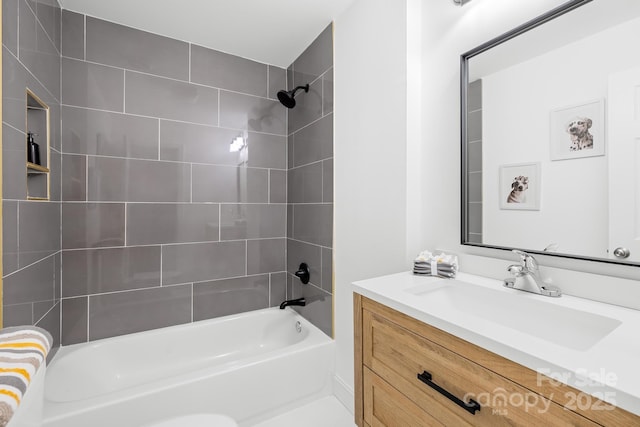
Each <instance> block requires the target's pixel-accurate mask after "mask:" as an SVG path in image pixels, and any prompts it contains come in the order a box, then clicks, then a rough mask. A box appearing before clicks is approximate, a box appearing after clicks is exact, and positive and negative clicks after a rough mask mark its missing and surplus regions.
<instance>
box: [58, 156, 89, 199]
mask: <svg viewBox="0 0 640 427" xmlns="http://www.w3.org/2000/svg"><path fill="white" fill-rule="evenodd" d="M62 200H65V201H84V200H87V156H76V155H70V154H63V155H62Z"/></svg>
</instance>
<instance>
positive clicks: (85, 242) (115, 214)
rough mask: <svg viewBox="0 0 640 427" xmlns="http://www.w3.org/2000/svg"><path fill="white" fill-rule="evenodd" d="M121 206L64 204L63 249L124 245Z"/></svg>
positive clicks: (123, 214) (121, 204)
mask: <svg viewBox="0 0 640 427" xmlns="http://www.w3.org/2000/svg"><path fill="white" fill-rule="evenodd" d="M124 224H125V212H124V204H123V203H63V205H62V248H63V249H76V248H99V247H108V246H124Z"/></svg>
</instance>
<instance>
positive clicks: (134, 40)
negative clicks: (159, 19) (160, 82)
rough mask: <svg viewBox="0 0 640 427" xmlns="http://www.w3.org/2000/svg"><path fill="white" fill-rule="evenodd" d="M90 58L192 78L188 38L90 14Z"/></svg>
mask: <svg viewBox="0 0 640 427" xmlns="http://www.w3.org/2000/svg"><path fill="white" fill-rule="evenodd" d="M86 40H87V61H92V62H98V63H100V64H106V65H113V66H115V67H121V68H126V69H129V70H136V71H142V72H145V73H149V74H156V75H159V76H165V77H172V78H176V79H180V80H188V79H189V45H188V44H187V43H185V42H182V41H178V40H176V39H170V38H168V37H163V36H159V35H156V34H152V33H147V32H145V31H141V30H137V29H134V28H131V27H125V26H124V25H119V24H114V23H112V22H107V21H103V20H102V19H96V18H92V17H90V16H87V23H86Z"/></svg>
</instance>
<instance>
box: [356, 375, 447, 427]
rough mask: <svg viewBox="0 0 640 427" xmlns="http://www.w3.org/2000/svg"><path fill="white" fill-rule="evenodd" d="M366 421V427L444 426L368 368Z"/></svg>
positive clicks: (365, 401)
mask: <svg viewBox="0 0 640 427" xmlns="http://www.w3.org/2000/svg"><path fill="white" fill-rule="evenodd" d="M364 421H365V426H367V425H369V426H371V427H381V426H387V427H416V426H425V427H430V426H438V427H441V426H443V424H441V423H440V422H439V421H438V420H436V419H435V418H433V417H432V416H431V415H430V414H428V413H427V412H425V411H424V410H422V409H421V408H420V407H419V406H417V405H416V404H415V403H413V402H412V401H411V400H409V399H407V398H406V397H405V396H403V395H402V393H400V392H399V391H398V390H396V389H395V388H393V387H391V386H390V385H389V384H387V382H386V381H384V380H383V379H382V378H380V377H379V376H377V375H376V374H374V373H373V372H371V371H370V370H369V369H367V368H364Z"/></svg>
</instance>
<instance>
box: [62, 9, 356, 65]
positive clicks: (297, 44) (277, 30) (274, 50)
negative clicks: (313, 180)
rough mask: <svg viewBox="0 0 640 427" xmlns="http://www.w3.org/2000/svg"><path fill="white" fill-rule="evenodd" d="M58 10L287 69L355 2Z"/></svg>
mask: <svg viewBox="0 0 640 427" xmlns="http://www.w3.org/2000/svg"><path fill="white" fill-rule="evenodd" d="M59 1H60V4H61V6H62V8H63V9H68V10H72V11H74V12H79V13H83V14H86V15H90V16H94V17H96V18H101V19H104V20H107V21H112V22H116V23H119V24H123V25H127V26H130V27H135V28H139V29H141V30H145V31H149V32H152V33H156V34H162V35H164V36H168V37H171V38H175V39H179V40H183V41H187V42H191V43H194V44H198V45H201V46H205V47H209V48H212V49H216V50H220V51H223V52H227V53H231V54H233V55H237V56H241V57H244V58H249V59H253V60H255V61H259V62H264V63H267V64H271V65H277V66H280V67H288V66H289V65H291V63H292V62H293V61H294V60H295V59H296V58H297V57H298V56H299V55H300V54H301V53H302V52H303V51H304V49H305V48H306V47H307V46H309V44H311V42H312V41H313V40H314V39H315V38H316V37H317V36H318V35H319V34H320V33H321V32H322V30H323V29H324V28H325V27H326V26H327V25H329V23H330V22H331V21H332V20H333V19H335V18H336V17H337V16H338V15H340V13H342V12H343V11H344V10H345V9H346V8H347V7H348V5H349V4H350V3H352V2H353V1H354V0H180V1H177V0H109V1H104V0H59Z"/></svg>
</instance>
